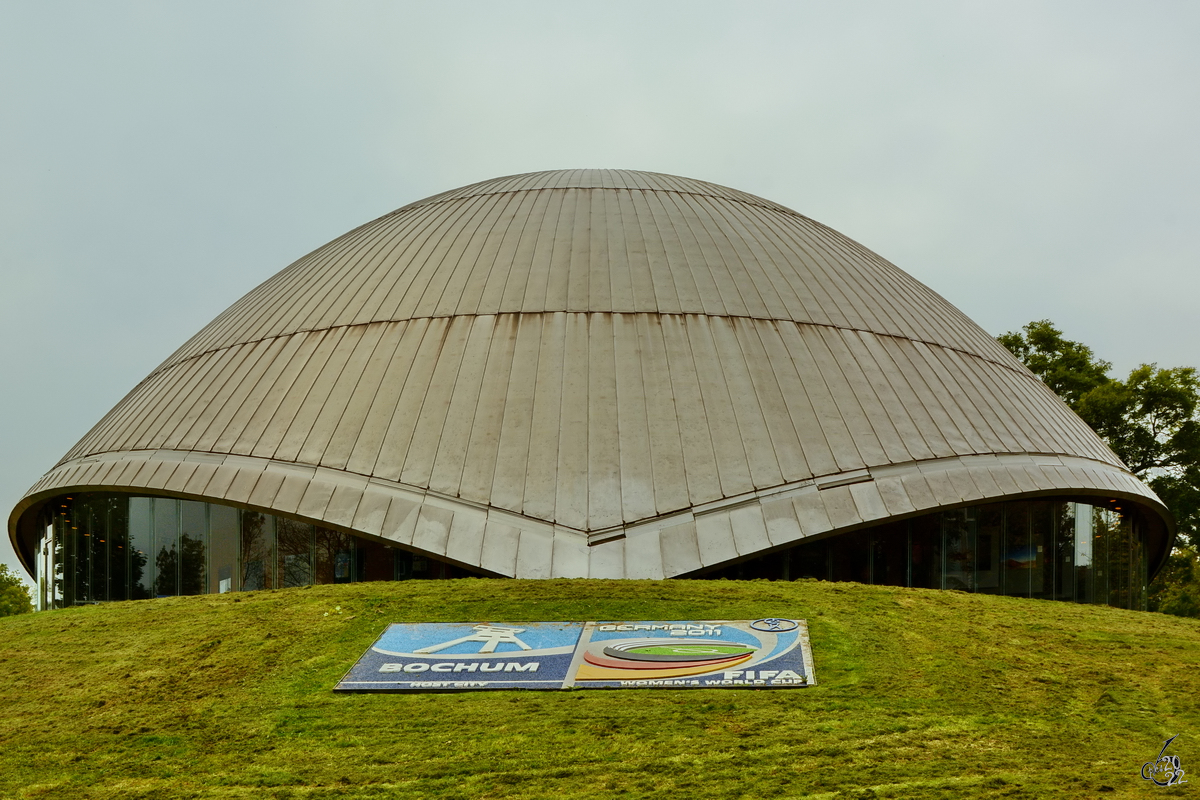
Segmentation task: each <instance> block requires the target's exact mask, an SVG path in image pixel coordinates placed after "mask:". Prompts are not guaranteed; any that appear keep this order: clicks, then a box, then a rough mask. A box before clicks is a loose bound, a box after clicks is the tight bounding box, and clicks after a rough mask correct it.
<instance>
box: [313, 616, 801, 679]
mask: <svg viewBox="0 0 1200 800" xmlns="http://www.w3.org/2000/svg"><path fill="white" fill-rule="evenodd" d="M814 683H815V680H814V677H813V664H812V650H811V648H810V646H809V641H808V626H807V625H806V623H805V621H804V620H795V619H788V618H784V617H777V618H767V619H757V620H701V621H696V620H670V621H634V622H630V621H608V622H518V623H507V622H505V623H500V622H450V623H432V622H431V623H395V624H392V625H389V626H388V627H387V629H386V630H385V631H384V632H383V634H382V635H380V637H379V639H378V640H377V641H376V642H375V644H374V645H372V646H371V648H370V649H369V650H367V652H366V653H364V654H363V656H362V658H360V659H359V660H358V662H357V663H356V664H355V665H354V666H353V667H352V668H351V669H350V671H349V672H348V673H347V674H346V676H345V677H344V678H342V680H341V681H340V682H339V683H338V685H337V686H336V687H334V691H338V692H430V691H465V690H479V689H570V688H614V689H616V688H643V687H667V688H705V687H708V688H731V687H743V688H756V689H783V688H796V687H803V686H812V685H814Z"/></svg>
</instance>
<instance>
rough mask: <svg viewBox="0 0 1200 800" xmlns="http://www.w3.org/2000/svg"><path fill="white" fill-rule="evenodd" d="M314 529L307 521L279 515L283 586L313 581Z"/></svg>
mask: <svg viewBox="0 0 1200 800" xmlns="http://www.w3.org/2000/svg"><path fill="white" fill-rule="evenodd" d="M312 531H313V526H312V525H309V524H308V523H306V522H296V521H295V520H290V519H284V518H283V517H279V518H277V519H276V520H275V532H276V538H277V539H278V547H279V578H280V583H281V584H282V585H283V586H308V585H309V584H311V583H312V576H313V569H312Z"/></svg>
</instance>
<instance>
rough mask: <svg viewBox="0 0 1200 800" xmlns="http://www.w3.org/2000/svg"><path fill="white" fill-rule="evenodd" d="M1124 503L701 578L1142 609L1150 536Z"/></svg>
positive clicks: (824, 552)
mask: <svg viewBox="0 0 1200 800" xmlns="http://www.w3.org/2000/svg"><path fill="white" fill-rule="evenodd" d="M1137 519H1138V518H1137V516H1136V515H1135V514H1132V513H1129V510H1128V509H1127V508H1126V507H1125V506H1124V505H1123V503H1122V502H1121V501H1119V500H1111V501H1107V502H1103V503H1099V504H1089V503H1077V502H1071V501H1066V500H1016V501H1009V502H1001V503H991V504H988V505H980V506H970V507H967V508H958V509H955V510H953V511H942V512H939V513H935V514H927V515H925V516H920V517H914V518H911V519H908V520H904V521H900V522H892V523H887V524H884V525H880V526H877V527H874V528H867V529H864V530H859V531H854V532H852V533H844V534H841V535H838V536H831V537H828V538H825V539H821V540H819V541H814V542H808V543H805V544H800V545H796V546H794V547H791V548H788V549H786V550H780V551H777V552H774V553H770V554H767V555H764V556H760V557H758V558H754V559H750V560H747V561H743V562H741V563H739V564H734V565H732V566H728V567H722V568H719V569H716V570H711V571H708V572H704V573H702V574H699V575H696V577H703V578H731V579H742V580H749V579H754V578H766V579H769V580H795V579H797V578H818V579H821V580H830V581H858V582H859V583H873V584H880V585H884V586H913V587H918V588H925V589H957V590H959V591H964V592H982V593H985V594H1003V595H1009V596H1013V597H1040V598H1043V599H1046V600H1066V601H1069V602H1075V603H1099V604H1104V605H1110V606H1116V607H1118V608H1130V609H1141V610H1144V609H1145V607H1146V588H1147V583H1148V574H1147V562H1146V547H1145V541H1144V534H1143V532H1142V531H1141V530H1140V526H1139V525H1138V523H1137Z"/></svg>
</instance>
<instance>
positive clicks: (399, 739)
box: [0, 580, 1200, 800]
mask: <svg viewBox="0 0 1200 800" xmlns="http://www.w3.org/2000/svg"><path fill="white" fill-rule="evenodd" d="M337 607H340V609H341V610H340V612H338V611H337V610H336V608H337ZM326 614H328V616H326ZM765 616H792V617H803V618H806V619H807V620H808V622H809V628H810V631H811V634H812V647H813V654H814V658H815V661H816V678H817V681H818V683H819V685H818V686H815V687H811V688H807V689H795V690H774V691H754V690H732V689H690V690H666V689H644V690H608V691H601V690H592V691H587V690H577V691H569V692H562V691H560V692H517V691H503V692H477V693H462V694H435V695H366V694H355V695H345V694H337V695H335V694H333V693H332V691H331V689H332V687H333V685H334V684H335V683H336V682H337V680H338V678H340V677H341V676H342V674H343V673H344V672H345V671H346V670H347V669H348V668H349V667H350V665H351V664H352V663H353V662H354V661H355V660H356V659H357V658H358V657H359V656H360V655H361V654H362V653H363V651H364V650H366V648H367V647H368V646H370V644H371V643H372V642H373V641H374V639H375V637H376V636H377V635H378V634H379V633H380V632H381V631H382V630H383V628H384V626H385V625H386V624H387V623H389V622H404V621H463V620H486V621H496V622H510V621H512V622H518V621H530V620H589V619H591V620H602V619H756V618H759V617H765ZM0 732H2V733H0V797H5V798H9V797H15V798H72V799H75V798H172V799H173V798H193V797H195V798H200V797H204V798H208V797H213V798H217V797H219V798H262V797H272V798H275V797H277V798H359V797H362V798H367V797H370V798H386V797H445V798H456V797H464V798H465V797H472V798H473V797H487V798H508V797H547V798H556V800H557V799H560V798H573V797H595V798H608V797H671V798H692V797H705V798H707V797H719V798H779V797H829V798H873V797H896V798H911V797H921V798H962V797H995V798H1046V797H1072V798H1073V797H1079V798H1098V797H1099V798H1124V797H1159V796H1162V797H1171V796H1190V795H1193V794H1196V793H1197V791H1196V789H1195V787H1196V786H1197V785H1200V622H1198V621H1196V620H1188V619H1180V618H1175V617H1167V616H1163V615H1158V614H1147V613H1137V612H1129V611H1121V610H1117V609H1110V608H1098V607H1093V606H1075V605H1070V604H1066V603H1053V602H1041V601H1029V600H1017V599H1009V598H1002V597H987V596H980V595H967V594H960V593H953V592H934V591H921V590H908V589H892V588H885V587H872V586H860V585H857V584H830V583H817V582H812V581H799V582H796V583H767V582H759V581H755V582H749V583H741V582H728V581H712V582H708V581H694V582H693V581H667V582H640V581H630V582H624V581H487V580H464V581H444V582H407V583H369V584H356V585H350V586H320V587H313V588H309V589H290V590H284V591H277V592H254V593H245V594H234V595H220V596H203V597H186V598H170V599H164V600H155V601H143V602H133V603H114V604H110V605H105V606H94V607H86V608H77V609H70V610H65V611H55V612H49V613H41V614H33V615H26V616H22V617H9V618H5V619H0ZM1176 733H1179V734H1182V735H1181V736H1180V738H1179V739H1178V740H1177V741H1176V742H1175V745H1174V746H1173V750H1172V752H1174V753H1175V754H1177V755H1179V756H1180V759H1181V761H1182V765H1183V767H1184V768H1185V769H1186V770H1188V771H1189V772H1190V773H1191V774H1193V775H1195V776H1196V778H1195V779H1194V780H1193V781H1192V782H1191V783H1189V784H1186V785H1184V786H1182V787H1178V788H1171V789H1159V788H1156V787H1154V786H1152V785H1151V784H1149V783H1147V782H1145V781H1142V780H1141V778H1140V777H1139V775H1138V771H1139V769H1140V767H1141V764H1142V763H1143V762H1144V761H1147V760H1150V759H1151V758H1152V757H1154V756H1156V755H1157V753H1158V751H1159V749H1160V748H1161V746H1162V742H1163V740H1164V739H1166V738H1167V737H1168V736H1171V735H1173V734H1176Z"/></svg>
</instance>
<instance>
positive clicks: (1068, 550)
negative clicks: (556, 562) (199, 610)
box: [34, 493, 1148, 609]
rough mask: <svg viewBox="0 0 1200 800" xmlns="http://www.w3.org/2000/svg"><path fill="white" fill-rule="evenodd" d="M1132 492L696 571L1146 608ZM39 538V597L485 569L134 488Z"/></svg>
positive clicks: (76, 504) (1035, 504)
mask: <svg viewBox="0 0 1200 800" xmlns="http://www.w3.org/2000/svg"><path fill="white" fill-rule="evenodd" d="M1137 520H1138V516H1137V515H1136V514H1134V513H1130V510H1129V509H1127V508H1125V507H1124V506H1123V504H1122V502H1121V501H1118V500H1111V501H1107V502H1099V503H1093V504H1089V503H1080V502H1074V501H1069V500H1057V499H1038V500H1019V501H1008V502H1000V503H991V504H988V505H980V506H970V507H967V508H959V509H955V510H952V511H942V512H938V513H933V514H926V515H924V516H919V517H914V518H911V519H908V520H903V521H899V522H891V523H885V524H883V525H879V526H876V527H873V528H866V529H862V530H857V531H852V532H849V533H843V534H840V535H836V536H831V537H827V538H824V539H821V540H818V541H813V542H806V543H803V544H799V545H796V546H793V547H791V548H788V549H785V550H780V551H776V552H773V553H769V554H767V555H763V556H759V557H757V558H753V559H749V560H746V561H743V562H741V563H738V564H734V565H731V566H727V567H722V568H718V569H715V570H709V571H707V572H704V573H699V574H694V575H691V576H689V577H696V578H731V579H743V580H748V579H754V578H766V579H770V580H795V579H797V578H818V579H822V580H830V581H857V582H859V583H872V584H880V585H886V586H912V587H918V588H928V589H955V590H959V591H967V592H983V593H986V594H1003V595H1010V596H1019V597H1038V598H1044V599H1048V600H1065V601H1069V602H1076V603H1099V604H1106V605H1112V606H1117V607H1119V608H1131V609H1144V608H1145V605H1146V588H1147V582H1148V576H1147V560H1146V548H1145V543H1144V535H1143V532H1142V531H1141V530H1140V526H1139V524H1138V522H1137ZM40 531H41V532H42V535H41V538H40V539H39V541H38V542H37V545H36V550H35V559H34V561H35V564H36V569H37V572H38V574H37V595H38V596H37V605H38V608H39V609H47V608H61V607H63V606H69V605H78V604H86V603H97V602H104V601H109V600H138V599H145V598H151V597H164V596H169V595H187V594H206V593H212V594H215V593H220V592H234V591H251V590H255V589H275V588H283V587H289V586H306V585H309V584H314V583H354V582H359V581H391V580H409V579H420V578H459V577H469V576H472V575H480V574H481V573H475V572H472V571H470V570H468V569H465V568H463V567H459V566H455V565H452V564H448V563H445V562H443V561H439V560H437V559H435V558H433V557H430V556H427V555H423V554H420V553H414V552H412V551H409V550H405V549H402V548H399V547H394V546H392V545H390V544H388V543H386V542H384V541H382V540H378V539H369V538H367V537H363V536H357V535H353V534H349V533H345V532H341V531H335V530H330V529H327V528H322V527H320V526H317V525H312V524H309V523H305V522H297V521H295V520H292V519H288V518H285V517H277V516H274V515H271V514H264V513H260V512H255V511H243V510H239V509H237V508H232V507H230V506H223V505H218V504H215V503H203V502H196V501H191V500H178V499H175V498H168V497H139V496H133V495H128V494H113V493H80V494H74V495H71V496H65V497H59V498H56V499H55V500H54V501H52V502H50V503H48V504H47V505H46V507H45V509H44V510H43V512H42V520H41V526H40Z"/></svg>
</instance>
